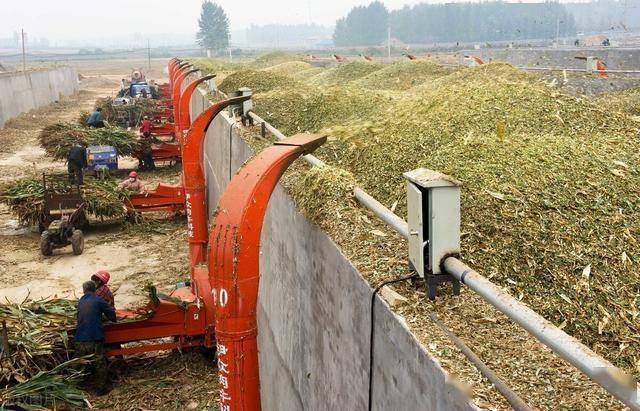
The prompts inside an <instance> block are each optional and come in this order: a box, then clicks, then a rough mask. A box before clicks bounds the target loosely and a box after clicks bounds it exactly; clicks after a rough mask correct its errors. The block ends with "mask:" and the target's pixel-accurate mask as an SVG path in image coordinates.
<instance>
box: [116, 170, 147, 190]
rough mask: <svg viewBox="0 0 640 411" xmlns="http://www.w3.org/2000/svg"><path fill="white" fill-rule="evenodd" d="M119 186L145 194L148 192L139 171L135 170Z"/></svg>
mask: <svg viewBox="0 0 640 411" xmlns="http://www.w3.org/2000/svg"><path fill="white" fill-rule="evenodd" d="M118 187H120V188H124V189H125V190H128V191H131V192H134V193H140V194H144V193H145V192H146V190H145V188H144V184H142V181H140V179H138V173H136V172H135V171H132V172H130V173H129V177H127V178H126V179H125V180H124V181H123V182H122V183H120V184H119V185H118Z"/></svg>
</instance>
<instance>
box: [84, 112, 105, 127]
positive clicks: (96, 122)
mask: <svg viewBox="0 0 640 411" xmlns="http://www.w3.org/2000/svg"><path fill="white" fill-rule="evenodd" d="M87 125H88V126H90V127H95V128H102V127H104V121H102V108H101V107H98V108H97V109H96V110H95V111H94V112H93V113H91V115H90V116H89V118H88V119H87Z"/></svg>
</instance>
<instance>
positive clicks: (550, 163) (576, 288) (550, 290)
mask: <svg viewBox="0 0 640 411" xmlns="http://www.w3.org/2000/svg"><path fill="white" fill-rule="evenodd" d="M407 63H411V62H407ZM407 63H405V62H402V63H394V64H391V65H389V66H386V67H385V68H383V69H378V68H377V69H376V70H373V71H372V72H371V73H369V74H368V75H362V73H361V72H358V73H345V74H344V77H343V78H344V79H348V78H350V79H356V80H355V81H352V83H351V84H353V85H356V86H357V85H359V84H362V83H365V82H367V87H372V88H373V89H372V90H370V91H369V90H365V91H362V90H359V93H360V95H361V96H362V97H363V100H364V103H363V104H362V105H360V104H338V105H335V106H332V105H331V104H330V103H329V102H330V101H331V97H329V96H332V97H335V96H339V95H342V96H351V95H352V91H353V90H357V88H356V87H349V86H348V85H347V86H345V85H344V84H340V85H338V86H332V87H324V86H325V85H326V84H323V85H322V86H320V87H318V86H314V85H315V84H320V83H321V82H320V81H319V80H318V79H319V76H325V75H326V74H325V73H327V72H328V71H331V70H335V69H329V70H324V71H323V72H322V73H321V74H320V75H316V76H311V77H307V78H304V77H303V76H300V75H299V74H300V73H304V72H300V73H298V75H297V76H296V78H297V79H300V80H299V82H298V83H293V82H294V80H291V79H290V80H289V82H287V80H286V77H288V76H281V77H278V81H277V83H278V84H274V82H272V83H271V84H269V86H268V87H262V89H263V90H268V91H267V92H264V91H258V92H256V93H255V97H254V101H255V104H254V110H255V111H256V112H257V114H259V115H260V116H261V117H263V118H265V119H266V120H267V121H269V122H271V123H272V124H273V125H274V126H276V127H278V128H279V129H280V130H281V131H283V132H285V133H286V134H293V133H295V132H300V131H321V130H322V129H323V128H324V130H322V132H326V133H328V136H329V141H328V143H327V144H325V146H323V147H321V148H320V149H319V150H318V151H317V152H316V154H317V155H318V156H319V157H320V158H322V159H323V160H325V162H327V163H328V164H331V165H333V166H335V167H339V168H343V169H344V170H347V171H348V172H349V173H351V175H353V176H354V178H355V180H356V181H357V182H358V184H359V185H361V186H363V187H364V188H365V189H366V190H367V191H368V192H369V193H370V194H372V195H373V196H374V197H375V198H376V199H378V200H379V201H381V202H382V203H383V204H385V205H387V206H389V207H390V206H392V205H397V208H396V210H395V211H396V213H398V214H400V215H401V216H403V217H406V206H405V205H406V196H405V186H404V180H403V178H402V173H403V172H405V171H408V170H412V169H414V168H417V167H427V168H431V169H435V170H439V171H442V172H444V173H446V174H449V175H452V176H454V177H456V178H457V179H459V180H462V182H463V184H464V185H463V188H462V211H461V212H462V256H463V259H464V260H465V261H467V262H468V263H469V264H470V265H472V266H473V267H474V268H476V269H478V271H479V272H481V273H482V274H484V275H485V276H487V277H490V278H491V279H492V281H494V282H496V283H498V284H500V285H502V286H504V287H506V288H507V289H509V291H510V292H511V294H512V295H514V296H516V297H518V298H520V299H522V300H523V301H524V302H525V303H527V304H529V305H530V306H531V307H532V308H533V309H535V310H536V311H538V312H539V313H541V314H542V315H544V316H545V317H547V318H549V319H550V320H552V321H554V322H555V323H556V324H557V325H559V326H561V327H562V328H563V329H564V330H565V331H567V332H568V333H570V334H572V335H574V336H575V337H577V338H578V339H580V340H581V341H582V342H584V343H585V344H587V345H589V346H591V347H592V348H593V349H594V350H595V351H596V352H598V353H601V354H603V355H604V356H605V357H607V358H608V359H609V360H611V361H612V362H613V363H614V364H616V365H618V366H621V367H623V368H624V369H626V370H628V371H631V372H634V373H635V375H636V376H640V320H639V318H638V317H639V315H640V307H639V304H640V268H639V264H640V252H638V249H639V248H638V239H639V238H640V197H639V195H640V171H639V168H638V167H639V165H638V164H639V161H638V160H639V156H640V141H639V137H638V127H639V126H640V123H638V122H637V120H636V119H635V118H634V117H633V116H634V114H633V111H631V110H632V109H629V107H631V108H633V107H634V100H633V98H632V97H631V98H630V97H627V96H626V95H625V94H623V96H624V98H623V99H622V100H623V102H622V103H619V105H618V106H617V107H620V108H619V109H616V110H612V109H610V108H609V107H607V106H606V105H604V104H603V103H602V102H601V101H599V100H597V99H592V98H576V97H570V96H566V95H563V94H561V93H559V92H557V91H556V90H554V89H552V88H549V87H547V86H546V85H545V84H544V82H542V81H541V80H539V78H538V77H537V76H534V75H530V74H527V73H525V72H523V71H520V70H517V69H515V68H513V67H512V66H510V65H507V64H501V63H492V64H488V65H484V66H480V67H476V68H463V69H461V70H459V71H457V72H454V73H452V74H448V75H439V74H438V75H435V76H432V77H429V78H428V79H427V80H426V81H423V82H422V83H421V84H418V85H414V84H411V87H410V88H408V89H406V90H404V91H402V90H403V89H404V88H405V87H407V86H408V85H403V86H401V87H400V86H399V87H398V88H394V89H395V90H398V92H397V93H396V95H394V96H393V97H392V98H388V96H389V94H388V92H386V91H385V90H380V92H378V90H377V89H375V81H371V82H368V80H371V79H373V78H375V76H376V75H377V73H378V72H382V71H383V70H386V71H388V72H394V71H399V72H402V71H403V70H404V69H405V68H406V66H407ZM361 64H367V63H361ZM361 64H358V67H357V68H358V70H359V69H360V67H361ZM429 64H430V63H429ZM340 67H343V70H344V67H348V65H347V64H344V65H341V66H340ZM353 67H355V66H353ZM358 70H356V71H358ZM436 72H437V70H435V71H434V73H436ZM257 73H258V74H256V75H260V74H262V75H264V72H257ZM372 73H373V74H372ZM271 74H272V73H271ZM243 76H244V74H241V73H240V72H238V73H235V79H234V81H236V83H235V84H234V87H235V86H238V87H241V86H249V87H251V85H249V84H248V82H246V81H244V79H243ZM252 76H253V73H252ZM283 77H284V78H283ZM268 78H272V77H268ZM389 80H390V79H389ZM251 81H254V82H257V83H258V84H259V77H258V78H256V77H251ZM346 81H347V80H345V82H346ZM390 81H393V80H390ZM330 82H331V81H330ZM292 83H293V84H296V85H298V84H300V83H302V84H304V85H305V87H306V88H304V87H303V88H302V91H301V89H299V88H297V89H296V90H297V91H296V90H292V89H291V88H289V87H288V85H289V84H292ZM389 86H390V84H389V83H388V82H384V81H381V82H380V86H379V87H380V88H381V89H388V87H389ZM382 91H385V92H382ZM631 93H632V92H627V93H626V94H629V95H630V94H631ZM309 96H312V97H309ZM385 97H387V98H385ZM367 101H369V103H368V104H367ZM614 101H616V102H617V101H618V100H615V99H614ZM354 107H362V108H359V109H355V110H354V109H353V108H354ZM326 127H329V128H326ZM308 173H312V174H311V175H310V176H309V175H306V174H305V173H296V175H292V176H290V177H288V180H289V181H288V184H287V186H288V187H290V189H291V192H292V193H293V194H294V196H295V198H296V200H297V201H298V203H299V205H300V206H301V208H302V209H303V210H305V212H307V214H308V215H309V216H310V217H311V218H313V219H314V220H316V221H317V222H318V223H319V224H320V225H321V226H324V224H323V223H324V221H323V219H329V218H333V219H335V218H336V216H335V214H334V215H331V216H327V215H324V214H323V212H322V206H323V205H326V203H330V202H331V201H334V200H335V198H334V197H332V196H328V195H327V194H326V192H325V191H324V190H322V189H320V186H322V185H329V186H332V185H335V180H333V179H331V180H329V179H327V178H320V177H322V176H323V175H324V174H322V175H316V174H315V173H317V172H316V171H308ZM330 175H336V174H335V169H331V173H330ZM305 178H306V179H307V180H302V179H305ZM309 178H311V179H312V180H308V179H309ZM338 180H340V178H338ZM305 181H306V182H305ZM309 181H313V182H314V184H316V185H317V186H316V190H315V191H317V192H318V193H319V194H318V195H315V196H313V197H311V198H306V197H304V193H303V190H299V189H296V187H298V188H300V187H304V184H303V182H305V184H307V183H309ZM345 199H346V201H348V204H347V205H348V206H349V207H350V206H351V205H352V200H351V199H350V197H349V196H346V197H345ZM314 201H315V202H316V204H314ZM344 205H345V204H343V206H344ZM354 216H355V217H354ZM358 216H359V214H358V213H347V212H341V213H340V218H345V219H349V218H352V217H353V218H361V217H358ZM353 223H356V224H357V223H358V222H357V221H354V222H353ZM342 225H344V224H342ZM358 254H360V255H361V254H362V253H358Z"/></svg>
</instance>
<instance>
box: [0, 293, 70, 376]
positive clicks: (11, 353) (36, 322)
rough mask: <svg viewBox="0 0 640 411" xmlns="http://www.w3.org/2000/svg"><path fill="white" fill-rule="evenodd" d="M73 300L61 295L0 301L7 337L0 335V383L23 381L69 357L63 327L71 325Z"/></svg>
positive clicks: (66, 337) (65, 332)
mask: <svg viewBox="0 0 640 411" xmlns="http://www.w3.org/2000/svg"><path fill="white" fill-rule="evenodd" d="M76 304H77V301H71V300H63V299H45V300H42V301H33V302H28V303H21V304H13V303H6V304H0V318H2V321H4V322H5V323H6V333H7V334H6V337H8V338H7V339H6V340H5V338H0V341H2V344H1V348H2V352H1V354H2V355H1V358H0V368H1V369H2V372H1V373H0V384H1V385H6V384H8V383H14V382H18V383H22V382H25V381H27V380H28V379H29V378H31V377H33V376H35V375H37V374H38V373H39V372H41V371H46V370H50V369H53V368H54V367H56V366H58V365H59V364H61V363H63V362H65V361H68V360H69V359H71V357H72V356H73V353H72V350H71V349H70V346H69V336H68V335H67V331H66V330H67V329H68V328H71V327H73V326H75V322H76V318H75V315H76ZM0 326H1V324H0ZM0 333H3V334H4V330H2V329H0Z"/></svg>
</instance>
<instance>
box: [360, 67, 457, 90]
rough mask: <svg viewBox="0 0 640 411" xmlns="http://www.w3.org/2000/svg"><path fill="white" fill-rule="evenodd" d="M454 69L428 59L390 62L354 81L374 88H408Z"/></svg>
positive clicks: (368, 87) (365, 86)
mask: <svg viewBox="0 0 640 411" xmlns="http://www.w3.org/2000/svg"><path fill="white" fill-rule="evenodd" d="M453 71H454V70H452V69H448V68H445V67H443V66H441V65H438V64H436V63H433V62H431V61H428V60H408V61H400V62H397V63H394V64H390V65H388V66H386V67H384V68H382V69H380V70H376V71H374V72H372V73H370V74H368V75H366V76H364V77H361V78H359V79H357V80H356V81H354V84H356V85H358V86H362V87H364V88H367V89H372V90H407V89H410V88H411V87H414V86H418V85H420V84H423V83H425V82H427V81H430V80H433V79H436V78H438V77H442V76H445V75H447V74H450V73H452V72H453Z"/></svg>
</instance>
